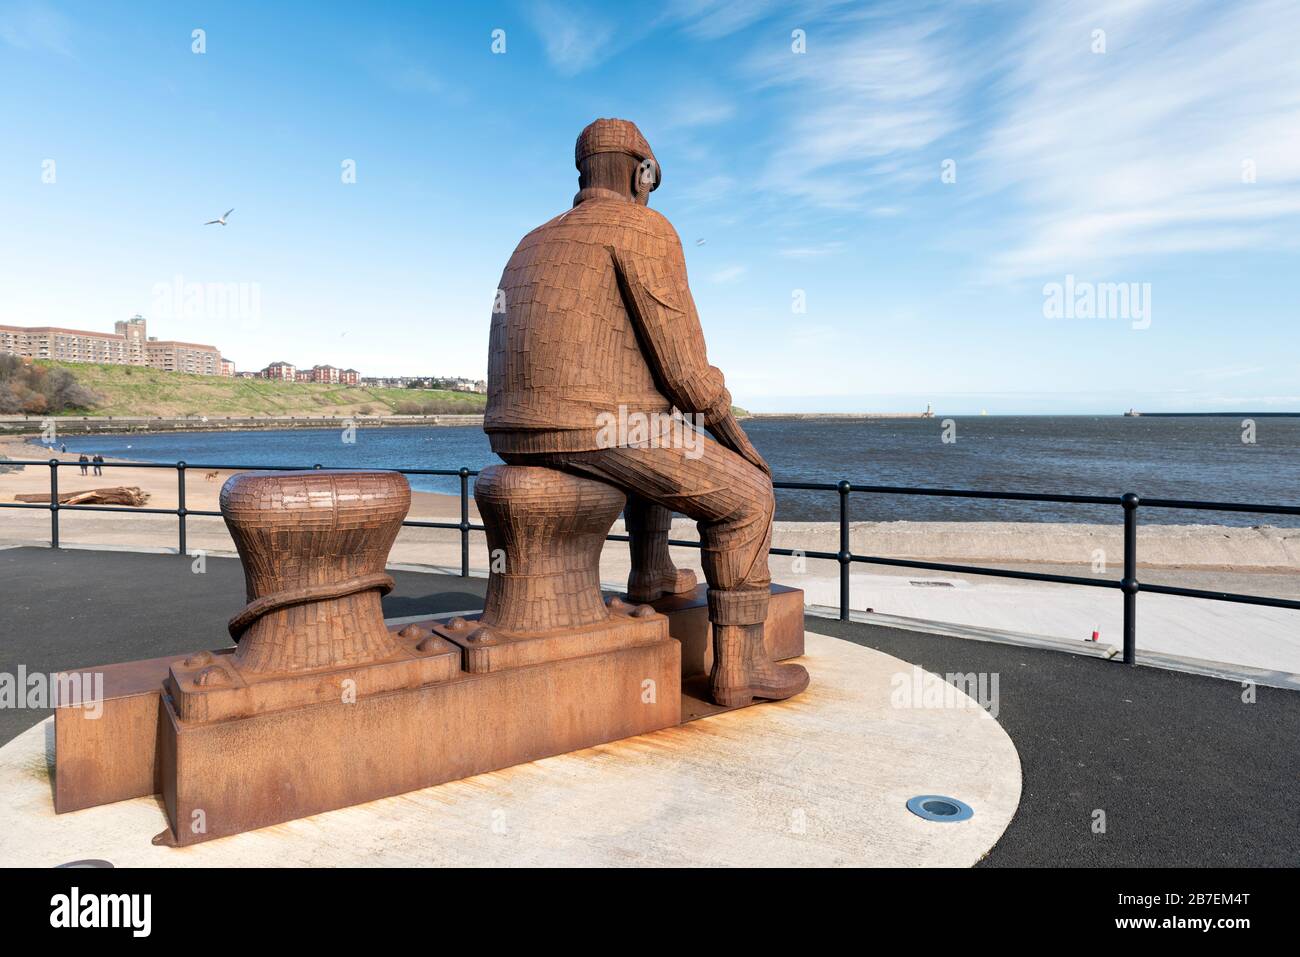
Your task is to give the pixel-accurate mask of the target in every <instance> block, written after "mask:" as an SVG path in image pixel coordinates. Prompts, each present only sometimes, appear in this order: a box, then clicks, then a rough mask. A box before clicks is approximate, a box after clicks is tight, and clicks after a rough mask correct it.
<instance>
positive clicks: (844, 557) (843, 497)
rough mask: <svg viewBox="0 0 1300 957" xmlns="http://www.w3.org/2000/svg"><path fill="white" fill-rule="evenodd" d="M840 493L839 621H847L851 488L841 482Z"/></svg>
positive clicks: (838, 485) (850, 554) (850, 553)
mask: <svg viewBox="0 0 1300 957" xmlns="http://www.w3.org/2000/svg"><path fill="white" fill-rule="evenodd" d="M835 487H836V488H837V489H839V493H840V552H839V556H838V557H839V560H840V621H848V620H849V570H850V568H851V567H852V566H851V557H850V556H852V554H853V552H852V551H851V550H850V549H849V492H850V491H851V490H852V489H853V486H852V485H850V484H849V483H848V482H845V481H843V480H841V481H840V482H839V483H838V484H837V485H836V486H835Z"/></svg>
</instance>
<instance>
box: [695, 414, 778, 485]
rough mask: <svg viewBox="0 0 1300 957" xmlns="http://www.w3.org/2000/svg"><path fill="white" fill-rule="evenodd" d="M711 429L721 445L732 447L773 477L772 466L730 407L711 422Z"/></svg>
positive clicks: (742, 456) (732, 449) (738, 453)
mask: <svg viewBox="0 0 1300 957" xmlns="http://www.w3.org/2000/svg"><path fill="white" fill-rule="evenodd" d="M709 431H710V432H712V433H713V437H714V438H715V439H717V440H718V444H719V445H722V446H725V447H726V448H729V449H731V451H733V452H735V453H736V454H737V455H739V456H740V457H741V458H743V459H744V460H745V461H746V462H749V463H750V464H751V465H753V466H754V467H756V468H758V469H760V470H761V471H762V472H763V474H765V475H767V476H768V477H769V478H771V476H772V469H771V467H770V466H769V465H768V464H767V461H766V460H765V459H764V458H763V456H761V455H759V454H758V449H756V448H754V443H752V442H750V441H749V436H748V435H746V434H745V430H744V429H742V428H741V427H740V423H739V422H737V421H736V417H735V416H734V415H733V414H732V413H731V410H730V409H728V410H727V412H726V413H725V414H723V415H722V416H721V417H719V418H718V419H717V420H716V421H714V422H710V423H709Z"/></svg>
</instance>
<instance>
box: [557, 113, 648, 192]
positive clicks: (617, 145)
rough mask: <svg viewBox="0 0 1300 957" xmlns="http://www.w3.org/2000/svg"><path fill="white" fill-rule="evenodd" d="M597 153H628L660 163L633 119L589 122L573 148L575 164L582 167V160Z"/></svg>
mask: <svg viewBox="0 0 1300 957" xmlns="http://www.w3.org/2000/svg"><path fill="white" fill-rule="evenodd" d="M596 153H626V154H627V155H629V156H635V157H636V158H637V159H639V160H647V159H648V160H654V164H655V166H656V167H657V166H658V165H659V161H658V160H656V159H655V154H654V153H653V152H651V150H650V144H649V143H647V142H646V139H645V137H644V136H642V135H641V131H640V130H638V129H637V128H636V124H635V123H633V122H632V121H631V120H613V119H610V120H606V119H601V120H596V121H594V122H592V123H589V124H588V125H587V128H586V129H585V130H583V131H582V132H581V133H579V134H578V142H577V144H576V145H575V146H574V148H573V162H574V165H575V166H577V167H578V168H579V169H581V168H582V161H583V160H584V159H586V158H587V157H588V156H592V155H594V154H596ZM656 178H657V177H656ZM656 185H658V184H656Z"/></svg>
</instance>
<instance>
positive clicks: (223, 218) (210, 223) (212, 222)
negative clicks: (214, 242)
mask: <svg viewBox="0 0 1300 957" xmlns="http://www.w3.org/2000/svg"><path fill="white" fill-rule="evenodd" d="M234 211H235V207H233V206H232V207H230V209H228V210H226V211H225V212H224V213H222V214H221V218H220V219H209V220H208V221H207V222H206V223H204V224H203V225H204V226H224V225H226V217H227V216H229V215H230V214H231V213H233V212H234Z"/></svg>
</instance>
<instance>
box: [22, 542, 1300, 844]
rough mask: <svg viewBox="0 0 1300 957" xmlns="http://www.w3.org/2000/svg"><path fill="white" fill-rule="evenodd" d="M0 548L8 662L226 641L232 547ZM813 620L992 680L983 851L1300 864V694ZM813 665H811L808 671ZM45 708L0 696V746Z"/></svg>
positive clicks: (422, 603) (397, 599)
mask: <svg viewBox="0 0 1300 957" xmlns="http://www.w3.org/2000/svg"><path fill="white" fill-rule="evenodd" d="M193 566H194V560H193V559H190V558H182V557H178V556H176V555H156V554H141V553H130V552H116V551H83V550H60V551H53V550H50V549H48V548H9V549H0V594H2V595H3V596H4V598H3V605H0V607H2V608H3V624H4V627H3V628H2V629H0V672H7V673H11V674H12V673H14V672H15V671H16V669H17V668H18V667H19V665H22V666H24V667H25V668H26V670H27V672H28V673H29V674H30V673H33V672H42V673H49V672H53V671H57V670H59V669H62V668H71V667H77V666H89V665H94V664H108V663H111V662H117V661H127V660H133V659H137V658H148V657H155V656H159V655H166V654H173V653H183V652H188V651H193V650H196V649H203V648H217V647H221V646H223V645H225V644H228V636H227V633H226V630H225V622H226V620H227V619H228V618H229V617H230V615H232V614H233V613H234V612H235V611H237V610H238V609H239V608H240V607H242V605H243V602H244V586H243V575H242V572H241V569H240V566H239V563H238V561H236V560H234V559H229V558H217V557H209V558H207V559H206V565H205V568H204V570H203V571H202V573H196V572H195V571H194V570H193ZM393 577H394V579H395V580H396V582H397V588H396V590H395V591H394V592H393V594H391V595H389V596H388V597H387V598H386V599H385V600H384V613H385V615H386V616H387V617H390V618H393V617H402V616H406V615H418V614H428V613H436V612H446V611H460V610H465V609H470V608H475V607H478V606H479V605H481V596H482V594H483V590H484V587H485V585H486V581H485V580H484V579H481V578H468V579H466V578H459V577H454V576H445V575H433V574H424V573H420V572H407V571H394V572H393ZM807 628H808V630H809V631H813V632H818V633H821V634H825V635H833V636H835V637H838V638H842V639H845V640H847V641H851V642H854V643H856V644H860V645H864V646H867V647H870V648H875V649H878V650H880V651H883V652H886V653H887V654H890V655H893V656H895V657H897V658H900V659H903V660H905V661H908V662H911V663H914V664H916V665H919V666H921V667H922V668H925V669H926V670H928V671H931V672H935V673H938V674H945V675H946V674H962V675H969V674H972V673H974V674H976V675H979V674H983V675H985V676H987V677H988V678H989V679H990V680H991V679H992V677H993V676H996V677H997V682H998V683H997V696H996V709H997V714H996V717H997V719H998V721H999V722H1000V723H1001V725H1002V726H1003V728H1005V730H1006V731H1007V733H1008V734H1009V735H1010V736H1011V739H1012V740H1013V741H1014V742H1015V745H1016V748H1017V749H1018V751H1019V754H1020V761H1021V765H1022V769H1023V775H1024V779H1023V791H1022V796H1021V803H1020V807H1019V809H1018V811H1017V812H1016V815H1015V817H1014V819H1013V820H1012V822H1011V825H1010V827H1009V828H1008V829H1007V831H1006V833H1005V834H1004V835H1003V837H1002V839H1001V840H1000V841H999V842H998V843H997V845H996V846H995V847H994V848H993V850H992V851H991V852H990V853H989V855H988V857H987V858H986V859H985V861H984V862H983V863H984V865H985V866H1035V865H1037V866H1120V867H1125V866H1128V867H1171V866H1214V865H1218V866H1232V865H1236V866H1247V867H1250V866H1275V867H1276V866H1280V867H1295V866H1297V865H1298V864H1300V803H1298V802H1297V800H1296V796H1295V783H1296V781H1297V779H1298V778H1300V747H1297V742H1298V741H1300V693H1296V692H1292V691H1284V690H1278V689H1273V688H1267V687H1258V688H1255V689H1253V694H1254V699H1253V701H1251V702H1248V701H1246V700H1243V699H1244V698H1249V697H1250V691H1251V689H1247V688H1243V686H1242V684H1241V683H1240V682H1235V681H1225V680H1222V679H1217V678H1210V677H1205V676H1200V675H1192V674H1186V673H1182V672H1176V671H1168V670H1163V669H1157V668H1148V667H1127V666H1124V665H1123V664H1120V663H1118V662H1114V661H1105V660H1101V659H1096V658H1090V657H1083V656H1076V655H1072V654H1068V653H1064V652H1057V651H1050V650H1043V649H1038V648H1026V647H1020V646H1015V645H1006V644H997V643H990V642H981V641H974V640H970V639H963V638H954V637H948V636H940V635H928V634H924V633H919V632H915V631H903V630H898V629H893V628H886V627H881V626H876V625H868V624H862V623H842V622H838V621H832V620H828V619H825V618H818V617H812V616H809V617H808V619H807ZM814 680H815V676H814ZM48 714H49V712H48V711H40V710H36V709H30V708H29V709H12V708H8V709H0V743H3V742H7V741H9V740H11V739H12V738H13V737H15V736H16V735H17V734H19V733H20V732H22V731H24V730H26V729H27V728H29V727H31V726H32V725H33V724H35V723H36V722H37V721H39V720H42V719H43V718H45V717H46V716H47V715H48Z"/></svg>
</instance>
